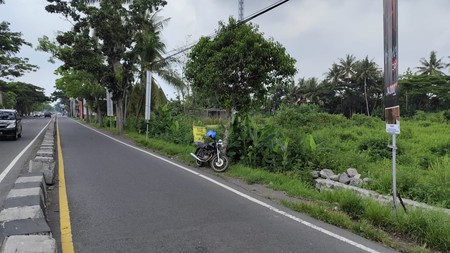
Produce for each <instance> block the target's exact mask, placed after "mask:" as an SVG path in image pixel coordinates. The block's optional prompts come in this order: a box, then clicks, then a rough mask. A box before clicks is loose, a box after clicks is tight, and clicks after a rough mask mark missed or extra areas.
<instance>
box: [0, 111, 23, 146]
mask: <svg viewBox="0 0 450 253" xmlns="http://www.w3.org/2000/svg"><path fill="white" fill-rule="evenodd" d="M4 136H8V137H12V138H13V139H14V140H17V139H18V138H20V137H21V136H22V118H21V117H20V115H19V113H18V112H17V111H16V110H9V109H0V137H4Z"/></svg>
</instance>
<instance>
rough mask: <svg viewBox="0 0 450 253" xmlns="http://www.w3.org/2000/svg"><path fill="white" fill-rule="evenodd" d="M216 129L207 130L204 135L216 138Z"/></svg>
mask: <svg viewBox="0 0 450 253" xmlns="http://www.w3.org/2000/svg"><path fill="white" fill-rule="evenodd" d="M216 134H217V133H216V131H214V130H209V131H208V132H207V133H206V137H210V138H212V139H214V138H216Z"/></svg>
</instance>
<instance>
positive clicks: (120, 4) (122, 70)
mask: <svg viewBox="0 0 450 253" xmlns="http://www.w3.org/2000/svg"><path fill="white" fill-rule="evenodd" d="M49 2H51V3H52V4H50V5H48V6H47V7H46V10H47V11H48V12H51V13H60V14H63V15H65V16H66V17H68V18H71V19H72V20H73V22H74V26H73V28H72V30H71V31H68V32H65V33H62V34H60V35H58V37H57V41H58V44H59V46H60V47H61V49H62V50H61V51H57V53H58V54H54V55H55V56H56V57H57V58H59V59H61V60H62V61H63V62H64V65H63V66H62V67H63V70H83V71H86V72H88V73H91V74H93V75H94V76H95V77H96V79H97V82H98V83H99V84H100V85H101V86H103V87H105V88H107V89H108V90H109V91H111V92H112V93H113V98H112V99H113V100H114V102H115V105H116V116H117V129H118V131H119V132H122V130H123V126H124V119H125V101H126V98H127V96H128V95H129V93H130V91H131V89H132V86H133V85H134V84H135V79H137V78H136V77H138V78H140V79H141V81H140V82H141V83H142V80H143V72H144V71H145V70H152V71H153V72H154V73H157V74H159V75H160V76H161V77H162V78H164V79H166V80H169V81H170V83H171V84H173V85H175V86H177V85H181V83H180V82H178V81H177V80H178V79H177V78H176V76H175V75H174V72H172V71H170V69H169V68H168V65H169V64H168V63H169V62H168V61H165V60H164V59H163V57H162V53H163V52H164V44H163V43H162V42H161V40H160V37H159V31H160V29H161V27H162V25H163V23H164V21H161V22H160V20H158V19H157V18H155V16H154V15H153V14H154V13H156V12H157V11H158V10H159V9H160V8H161V7H163V6H165V5H166V4H167V2H166V1H163V0H132V1H129V0H128V1H126V0H97V1H94V0H93V1H77V0H71V1H63V0H61V1H55V0H51V1H49ZM52 49H53V47H51V46H50V47H47V50H48V51H51V50H52Z"/></svg>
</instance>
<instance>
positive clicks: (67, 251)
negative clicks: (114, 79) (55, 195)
mask: <svg viewBox="0 0 450 253" xmlns="http://www.w3.org/2000/svg"><path fill="white" fill-rule="evenodd" d="M56 137H57V149H58V174H59V187H58V188H59V225H60V230H61V251H62V252H63V253H73V252H74V248H73V240H72V226H71V223H70V213H69V201H68V199H67V190H66V178H65V175H64V160H63V155H62V149H61V137H60V135H59V122H58V119H56Z"/></svg>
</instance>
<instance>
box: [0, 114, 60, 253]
mask: <svg viewBox="0 0 450 253" xmlns="http://www.w3.org/2000/svg"><path fill="white" fill-rule="evenodd" d="M55 124H56V120H55V117H53V118H52V122H51V123H50V124H49V126H48V128H47V130H46V132H45V136H44V139H43V141H42V143H41V146H40V148H39V150H38V151H37V152H36V156H35V157H34V158H33V159H32V160H30V162H29V169H28V172H27V173H24V174H21V175H20V176H19V177H18V178H17V180H16V182H15V183H14V187H13V189H11V190H10V192H9V193H8V196H7V197H6V200H5V202H4V205H3V209H2V210H1V211H0V224H1V226H0V243H1V248H0V253H10V252H11V253H12V252H36V253H38V252H39V253H56V252H57V247H56V240H55V239H54V238H53V235H52V232H51V230H50V227H49V225H48V219H47V213H46V207H47V200H48V199H47V187H48V186H49V185H53V183H54V182H55V177H56V170H55V164H56V162H55V153H56V149H55Z"/></svg>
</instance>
